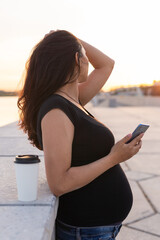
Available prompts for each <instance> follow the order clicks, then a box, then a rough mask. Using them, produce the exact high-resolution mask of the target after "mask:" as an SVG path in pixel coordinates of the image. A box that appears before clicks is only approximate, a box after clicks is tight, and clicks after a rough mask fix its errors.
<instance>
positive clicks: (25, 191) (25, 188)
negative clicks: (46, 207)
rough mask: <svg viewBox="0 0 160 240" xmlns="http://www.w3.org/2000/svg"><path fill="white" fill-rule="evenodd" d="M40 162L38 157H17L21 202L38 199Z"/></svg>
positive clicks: (17, 179) (16, 165) (19, 197)
mask: <svg viewBox="0 0 160 240" xmlns="http://www.w3.org/2000/svg"><path fill="white" fill-rule="evenodd" d="M39 162H40V159H39V157H38V156H37V155H18V156H16V158H15V161H14V163H15V171H16V182H17V191H18V200H19V201H35V200H36V199H37V189H38V172H39Z"/></svg>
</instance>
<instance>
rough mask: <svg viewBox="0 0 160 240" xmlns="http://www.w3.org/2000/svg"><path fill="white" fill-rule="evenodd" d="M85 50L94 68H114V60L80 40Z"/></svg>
mask: <svg viewBox="0 0 160 240" xmlns="http://www.w3.org/2000/svg"><path fill="white" fill-rule="evenodd" d="M80 41H81V43H82V45H83V47H84V49H85V50H86V54H87V57H88V59H89V62H90V63H91V64H92V66H93V67H94V68H96V69H99V68H103V67H106V66H108V67H111V68H113V66H114V60H113V59H111V58H110V57H108V56H107V55H106V54H104V53H103V52H101V51H100V50H98V49H97V48H95V47H93V46H92V45H90V44H88V43H87V42H85V41H83V40H80Z"/></svg>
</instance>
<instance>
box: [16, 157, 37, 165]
mask: <svg viewBox="0 0 160 240" xmlns="http://www.w3.org/2000/svg"><path fill="white" fill-rule="evenodd" d="M39 162H40V159H39V157H38V155H18V156H16V158H15V161H14V163H20V164H31V163H39Z"/></svg>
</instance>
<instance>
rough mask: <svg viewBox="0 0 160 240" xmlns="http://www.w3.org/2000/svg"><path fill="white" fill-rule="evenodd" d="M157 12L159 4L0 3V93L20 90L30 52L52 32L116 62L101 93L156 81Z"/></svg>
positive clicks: (159, 50)
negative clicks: (68, 34) (66, 33)
mask: <svg viewBox="0 0 160 240" xmlns="http://www.w3.org/2000/svg"><path fill="white" fill-rule="evenodd" d="M159 9H160V1H159V0H98V1H97V0H45V1H44V0H43V1H42V0H27V1H24V0H14V1H12V0H1V1H0V33H1V34H0V89H2V90H9V91H15V90H17V89H18V88H20V87H21V85H20V84H19V83H20V80H21V78H22V74H23V71H24V68H25V63H26V61H27V59H28V57H29V55H30V53H31V50H32V48H33V47H34V46H35V45H36V44H37V43H38V42H39V41H40V40H41V39H42V38H43V37H44V35H45V34H46V33H48V32H49V31H50V30H56V29H65V30H68V31H70V32H72V33H73V34H74V35H76V36H77V37H78V38H80V39H83V40H84V41H86V42H88V43H90V44H91V45H93V46H95V47H97V48H98V49H100V50H101V51H103V52H104V53H105V54H107V55H108V56H109V57H111V58H112V59H114V60H115V67H114V69H113V72H112V74H111V76H110V78H109V79H108V81H107V83H106V84H105V90H107V89H110V88H111V87H114V86H122V85H124V86H125V85H137V84H140V83H145V84H151V83H152V82H153V80H160V31H159V29H160V14H159ZM91 70H92V68H91V67H90V71H91Z"/></svg>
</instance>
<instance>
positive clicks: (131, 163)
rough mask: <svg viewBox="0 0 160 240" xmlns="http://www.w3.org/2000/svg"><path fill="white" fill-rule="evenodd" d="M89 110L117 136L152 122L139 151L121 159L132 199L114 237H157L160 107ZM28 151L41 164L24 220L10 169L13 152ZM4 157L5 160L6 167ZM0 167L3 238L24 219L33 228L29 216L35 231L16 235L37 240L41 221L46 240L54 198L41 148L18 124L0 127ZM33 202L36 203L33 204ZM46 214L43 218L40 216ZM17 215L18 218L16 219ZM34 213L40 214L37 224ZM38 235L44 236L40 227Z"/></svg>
mask: <svg viewBox="0 0 160 240" xmlns="http://www.w3.org/2000/svg"><path fill="white" fill-rule="evenodd" d="M86 108H87V107H86ZM88 110H90V111H91V112H92V113H93V114H94V115H95V117H97V118H98V119H99V120H100V121H101V122H103V123H104V124H105V125H107V126H108V127H109V128H110V129H111V130H112V132H113V134H114V136H115V138H116V141H117V140H120V139H121V138H123V137H124V136H125V135H126V134H128V133H130V132H132V131H133V130H134V129H135V127H136V126H137V125H138V124H139V123H144V124H150V128H149V130H148V131H147V132H146V134H145V136H144V138H143V147H142V148H141V150H140V152H139V153H138V154H137V155H136V156H134V157H133V158H132V159H130V160H128V161H127V162H125V163H123V164H122V167H123V169H124V171H125V173H126V175H127V177H128V179H129V181H130V184H131V187H132V190H133V195H134V204H133V208H132V210H131V212H130V214H129V216H128V217H127V219H126V220H125V222H124V226H123V228H122V229H121V232H120V234H119V236H118V237H117V240H158V239H160V157H159V155H160V122H159V119H160V107H117V108H102V107H96V108H93V107H90V106H89V108H88ZM29 153H31V154H38V155H39V156H40V158H41V159H42V164H41V168H40V177H39V191H38V200H37V201H36V203H35V204H31V205H28V207H27V206H25V209H28V215H26V219H23V216H24V213H23V211H21V210H23V209H21V210H20V212H17V210H16V206H19V203H18V202H17V199H16V198H17V196H16V188H15V186H16V183H15V175H14V174H11V173H13V172H14V166H13V160H14V157H15V155H18V154H29ZM4 161H5V162H6V165H5V169H4ZM0 168H1V171H0V192H1V195H0V215H1V218H0V236H1V237H0V239H2V240H7V239H12V238H9V237H8V238H5V237H4V236H6V234H8V232H9V231H10V237H11V236H12V232H13V231H14V233H15V234H16V232H18V231H22V229H23V226H22V224H21V222H22V223H23V220H25V221H26V222H27V221H28V225H27V226H26V227H28V229H31V226H30V225H32V224H33V223H32V224H31V222H30V219H32V220H34V222H35V223H36V224H35V226H34V227H36V231H37V233H36V232H34V231H30V238H29V235H27V236H26V232H25V231H27V230H25V228H24V229H23V231H22V232H21V234H19V238H15V239H16V240H17V239H24V240H25V239H26V240H31V239H36V240H38V239H37V238H34V236H37V235H36V234H40V233H41V232H42V230H43V231H44V229H42V225H44V226H45V228H46V231H45V237H44V238H43V239H46V240H50V237H49V236H51V232H49V231H50V230H49V229H47V225H46V224H47V218H48V216H50V210H51V207H53V205H52V203H53V200H54V199H53V196H52V194H51V193H50V191H49V189H48V185H47V183H46V176H45V172H44V162H43V152H41V151H38V150H37V149H35V148H33V147H31V145H30V144H29V143H28V141H27V137H26V136H25V135H24V134H23V133H22V132H21V131H18V130H17V128H16V123H12V124H9V125H7V126H5V127H2V128H0ZM35 205H37V208H36V209H35V208H34V209H33V207H34V206H35ZM10 206H12V211H13V214H12V217H11V215H10V212H11V208H9V207H10ZM22 206H23V205H22V204H21V207H22ZM23 208H24V207H23ZM44 209H45V211H44ZM14 211H15V212H14ZM42 212H43V214H42ZM29 213H30V214H29ZM44 215H45V218H46V222H44V218H42V216H44ZM13 216H14V218H15V219H17V220H16V221H17V226H18V229H16V230H15V228H14V225H12V224H13V223H14V220H15V219H13ZM19 216H20V218H18V217H19ZM38 218H39V219H40V221H39V223H38ZM52 218H53V214H52ZM22 219H23V220H22ZM10 221H12V223H10ZM29 223H30V225H29ZM17 234H18V233H17ZM41 235H43V236H44V232H43V233H41ZM25 236H26V237H27V238H25ZM39 236H40V235H39ZM47 236H48V237H47ZM39 239H41V238H39Z"/></svg>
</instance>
